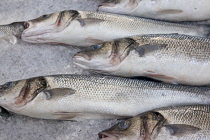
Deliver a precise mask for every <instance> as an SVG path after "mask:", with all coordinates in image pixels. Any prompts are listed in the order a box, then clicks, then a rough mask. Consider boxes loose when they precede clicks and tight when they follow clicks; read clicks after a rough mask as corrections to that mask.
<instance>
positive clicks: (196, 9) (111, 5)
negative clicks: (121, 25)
mask: <svg viewBox="0 0 210 140" xmlns="http://www.w3.org/2000/svg"><path fill="white" fill-rule="evenodd" d="M186 5H187V6H186ZM208 5H210V1H209V0H199V1H198V0H185V1H183V0H173V1H169V0H106V1H104V2H102V3H101V4H100V5H99V7H98V11H103V12H110V13H116V14H125V15H131V16H137V17H143V18H151V19H157V20H165V21H172V22H181V21H203V20H209V19H210V13H209V9H208Z"/></svg>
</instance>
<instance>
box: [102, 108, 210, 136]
mask: <svg viewBox="0 0 210 140" xmlns="http://www.w3.org/2000/svg"><path fill="white" fill-rule="evenodd" d="M99 138H100V140H137V139H138V140H145V139H146V140H147V139H148V140H208V139H209V138H210V106H209V105H190V106H176V107H166V108H160V109H156V110H153V111H150V112H147V113H143V114H140V115H139V116H136V117H133V118H131V119H128V120H125V121H122V122H119V123H118V124H116V125H114V126H113V127H111V128H110V129H107V130H104V131H102V132H100V133H99Z"/></svg>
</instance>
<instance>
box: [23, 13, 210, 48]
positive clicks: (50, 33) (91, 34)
mask: <svg viewBox="0 0 210 140" xmlns="http://www.w3.org/2000/svg"><path fill="white" fill-rule="evenodd" d="M26 25H27V26H26V27H28V28H26V29H25V30H24V32H23V33H22V35H21V38H22V40H24V41H26V42H32V43H60V44H68V45H74V46H82V47H84V46H90V45H94V44H99V43H102V42H105V41H111V40H113V39H118V38H124V37H128V36H133V35H141V34H170V33H179V34H186V35H193V36H202V37H204V36H208V35H209V27H207V26H196V25H185V24H176V23H168V22H163V21H156V20H150V19H143V18H136V17H129V16H123V15H116V14H107V13H100V12H88V11H74V10H69V11H62V12H58V13H53V14H49V15H43V16H41V17H39V18H37V19H34V20H30V21H28V22H26Z"/></svg>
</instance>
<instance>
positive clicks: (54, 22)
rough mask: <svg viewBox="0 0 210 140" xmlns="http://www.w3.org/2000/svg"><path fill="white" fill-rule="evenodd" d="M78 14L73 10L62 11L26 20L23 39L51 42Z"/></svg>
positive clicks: (34, 41) (35, 41)
mask: <svg viewBox="0 0 210 140" xmlns="http://www.w3.org/2000/svg"><path fill="white" fill-rule="evenodd" d="M78 14H79V13H78V12H77V11H73V10H69V11H62V12H57V13H52V14H48V15H43V16H41V17H39V18H37V19H33V20H30V21H28V22H25V23H24V25H25V30H24V31H23V33H22V35H21V39H22V40H24V41H26V42H32V43H46V42H51V41H52V40H53V38H55V37H56V36H58V34H59V33H60V32H61V31H62V30H64V29H65V28H66V27H67V26H68V25H69V24H70V23H71V21H72V20H73V19H74V18H76V17H77V15H78Z"/></svg>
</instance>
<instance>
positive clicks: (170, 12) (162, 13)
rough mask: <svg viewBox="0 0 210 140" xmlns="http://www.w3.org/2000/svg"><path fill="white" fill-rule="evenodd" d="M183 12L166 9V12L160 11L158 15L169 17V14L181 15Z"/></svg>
mask: <svg viewBox="0 0 210 140" xmlns="http://www.w3.org/2000/svg"><path fill="white" fill-rule="evenodd" d="M182 12H183V11H182V10H180V9H166V10H159V11H157V13H158V14H159V15H168V14H180V13H182Z"/></svg>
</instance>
